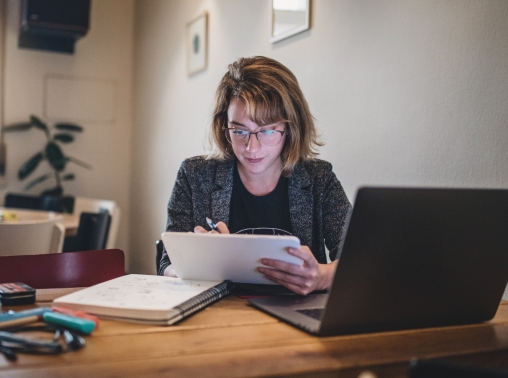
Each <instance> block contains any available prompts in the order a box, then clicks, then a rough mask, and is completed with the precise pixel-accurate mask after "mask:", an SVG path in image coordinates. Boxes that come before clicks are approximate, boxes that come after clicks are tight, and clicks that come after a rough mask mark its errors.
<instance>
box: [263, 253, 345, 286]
mask: <svg viewBox="0 0 508 378" xmlns="http://www.w3.org/2000/svg"><path fill="white" fill-rule="evenodd" d="M288 252H289V254H290V255H293V256H296V257H299V258H300V259H302V260H303V264H302V265H301V266H299V265H295V264H291V263H287V262H284V261H280V260H272V259H261V263H262V264H263V265H266V267H265V266H262V267H259V268H258V271H259V272H261V273H262V274H264V275H265V277H266V278H268V279H269V280H271V281H274V282H276V283H278V284H280V285H283V286H285V287H287V288H288V289H290V290H292V291H294V292H295V293H297V294H302V295H307V294H309V293H311V292H312V291H314V290H324V289H328V287H329V286H330V284H331V282H332V279H333V275H334V273H335V268H336V266H337V261H334V262H332V263H330V264H319V263H318V262H317V260H316V258H315V257H314V255H313V254H312V252H311V250H310V249H309V247H307V246H306V245H303V246H301V247H300V249H296V248H289V250H288Z"/></svg>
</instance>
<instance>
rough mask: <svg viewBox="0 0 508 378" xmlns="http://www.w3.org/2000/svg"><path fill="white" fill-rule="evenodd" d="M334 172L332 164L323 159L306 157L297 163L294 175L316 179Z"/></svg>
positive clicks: (300, 177)
mask: <svg viewBox="0 0 508 378" xmlns="http://www.w3.org/2000/svg"><path fill="white" fill-rule="evenodd" d="M331 173H333V167H332V164H331V163H329V162H327V161H325V160H321V159H305V160H303V161H300V162H299V163H297V164H296V166H295V168H294V170H293V172H292V176H293V175H294V176H295V177H296V178H299V179H305V178H308V179H309V180H310V181H316V180H319V179H321V178H323V177H326V176H328V175H330V174H331Z"/></svg>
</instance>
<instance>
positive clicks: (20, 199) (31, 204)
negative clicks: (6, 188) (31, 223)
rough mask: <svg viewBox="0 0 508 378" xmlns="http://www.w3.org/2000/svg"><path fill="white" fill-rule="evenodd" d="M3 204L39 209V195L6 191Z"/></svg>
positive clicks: (19, 207)
mask: <svg viewBox="0 0 508 378" xmlns="http://www.w3.org/2000/svg"><path fill="white" fill-rule="evenodd" d="M4 206H5V207H15V208H18V209H30V210H41V197H39V196H29V195H23V194H13V193H7V194H6V195H5V203H4Z"/></svg>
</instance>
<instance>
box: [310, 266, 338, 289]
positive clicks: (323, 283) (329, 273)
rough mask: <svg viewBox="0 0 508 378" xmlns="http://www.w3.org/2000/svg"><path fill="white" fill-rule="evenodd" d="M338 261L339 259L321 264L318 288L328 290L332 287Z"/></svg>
mask: <svg viewBox="0 0 508 378" xmlns="http://www.w3.org/2000/svg"><path fill="white" fill-rule="evenodd" d="M338 263H339V260H335V261H332V262H331V263H329V264H319V270H320V272H321V274H320V275H321V278H320V280H319V281H320V282H319V284H318V286H317V287H316V289H317V290H326V289H329V288H330V286H331V285H332V282H333V277H334V276H335V270H336V269H337V265H338Z"/></svg>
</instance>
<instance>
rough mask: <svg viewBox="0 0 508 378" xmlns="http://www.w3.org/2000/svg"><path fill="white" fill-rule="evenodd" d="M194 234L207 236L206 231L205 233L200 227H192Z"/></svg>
mask: <svg viewBox="0 0 508 378" xmlns="http://www.w3.org/2000/svg"><path fill="white" fill-rule="evenodd" d="M194 232H195V233H196V234H207V233H208V231H206V230H205V229H204V228H203V227H201V226H196V227H194Z"/></svg>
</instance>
